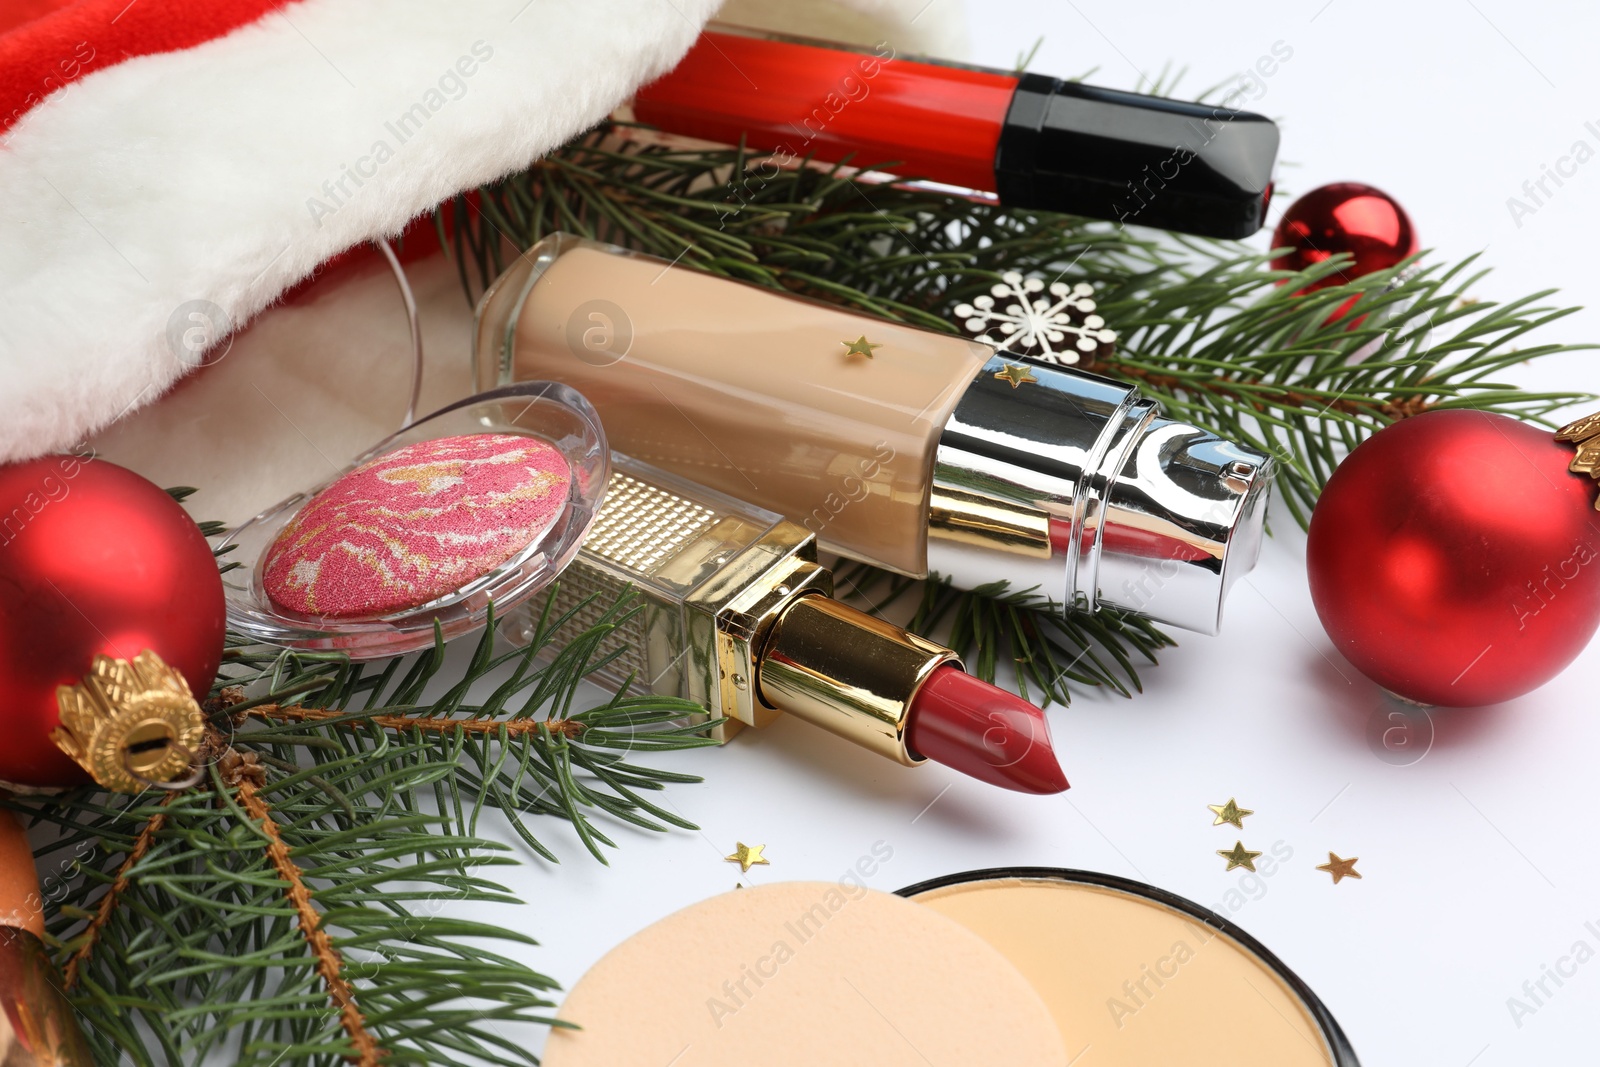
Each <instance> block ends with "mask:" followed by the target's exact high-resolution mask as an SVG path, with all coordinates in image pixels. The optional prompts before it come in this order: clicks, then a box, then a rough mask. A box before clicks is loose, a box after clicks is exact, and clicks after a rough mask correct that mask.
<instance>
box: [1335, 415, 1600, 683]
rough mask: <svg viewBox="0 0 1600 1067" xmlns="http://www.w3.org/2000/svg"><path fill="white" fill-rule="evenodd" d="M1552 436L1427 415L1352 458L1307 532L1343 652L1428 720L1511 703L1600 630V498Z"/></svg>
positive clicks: (1568, 449) (1470, 418) (1509, 424)
mask: <svg viewBox="0 0 1600 1067" xmlns="http://www.w3.org/2000/svg"><path fill="white" fill-rule="evenodd" d="M1572 457H1573V449H1572V446H1570V445H1564V444H1561V443H1559V442H1557V441H1556V440H1555V438H1554V436H1553V435H1552V434H1551V433H1550V431H1548V430H1544V429H1539V428H1537V427H1534V426H1529V425H1527V424H1526V423H1522V422H1518V421H1517V420H1515V419H1511V418H1507V417H1506V416H1504V415H1491V414H1488V413H1485V412H1480V411H1430V412H1426V413H1424V414H1422V415H1418V416H1415V417H1414V418H1410V419H1405V420H1403V421H1401V422H1398V423H1395V424H1394V425H1393V426H1389V427H1387V428H1385V429H1383V430H1381V431H1379V432H1378V433H1377V434H1375V435H1374V436H1373V437H1372V438H1371V439H1369V440H1367V441H1366V442H1364V443H1362V444H1361V445H1360V446H1359V447H1358V448H1356V449H1355V451H1353V452H1351V453H1350V455H1349V456H1348V457H1347V458H1346V459H1345V461H1344V462H1343V463H1342V464H1340V466H1339V468H1338V469H1337V470H1336V471H1334V473H1333V477H1332V478H1330V479H1329V480H1328V485H1327V487H1326V488H1325V489H1324V490H1323V492H1322V498H1321V499H1320V500H1319V501H1318V502H1317V506H1316V510H1315V511H1314V513H1313V514H1312V517H1311V532H1310V536H1309V538H1308V541H1307V545H1306V566H1307V571H1308V573H1309V576H1310V580H1311V597H1312V600H1313V601H1314V602H1315V603H1316V608H1317V614H1318V616H1320V617H1321V619H1322V625H1323V626H1324V627H1325V628H1326V629H1327V631H1328V636H1330V637H1331V638H1333V642H1334V645H1335V646H1336V647H1337V648H1338V649H1339V651H1340V652H1342V653H1344V655H1345V656H1346V658H1348V659H1349V660H1350V662H1351V663H1353V664H1355V665H1356V667H1357V668H1359V669H1360V670H1361V672H1362V673H1364V674H1366V675H1367V676H1368V677H1369V678H1371V679H1372V680H1373V681H1375V682H1377V683H1378V684H1379V685H1381V686H1383V687H1384V688H1385V689H1388V690H1389V691H1391V692H1393V693H1396V694H1398V695H1400V696H1402V697H1406V698H1408V699H1410V700H1414V701H1417V702H1419V703H1423V704H1440V705H1447V706H1465V705H1478V704H1495V703H1499V702H1500V701H1503V700H1510V699H1511V698H1512V697H1515V696H1519V695H1521V694H1523V693H1526V692H1528V691H1530V690H1532V689H1535V688H1537V687H1538V686H1540V685H1543V684H1544V683H1545V682H1547V681H1549V680H1550V679H1551V678H1553V677H1555V676H1556V675H1557V674H1558V673H1560V672H1561V670H1562V668H1564V667H1565V666H1566V665H1567V664H1569V663H1571V662H1572V660H1573V659H1574V658H1575V657H1576V656H1577V655H1578V653H1579V652H1581V651H1582V650H1583V647H1584V646H1585V645H1586V644H1588V642H1589V639H1590V637H1591V636H1593V634H1594V632H1595V628H1596V625H1597V624H1600V514H1597V513H1596V512H1595V510H1594V507H1593V504H1594V498H1595V483H1594V482H1593V481H1592V480H1591V479H1590V478H1588V477H1585V476H1582V475H1578V474H1573V473H1571V472H1569V471H1568V470H1567V465H1568V464H1569V463H1570V462H1571V461H1572Z"/></svg>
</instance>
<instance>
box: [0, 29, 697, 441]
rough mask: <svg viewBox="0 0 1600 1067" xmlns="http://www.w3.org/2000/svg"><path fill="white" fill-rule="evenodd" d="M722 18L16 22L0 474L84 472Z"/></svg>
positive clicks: (2, 143) (4, 101)
mask: <svg viewBox="0 0 1600 1067" xmlns="http://www.w3.org/2000/svg"><path fill="white" fill-rule="evenodd" d="M716 6H717V0H653V2H641V0H452V2H450V3H439V2H438V0H381V2H380V0H298V2H289V3H285V2H282V0H276V2H269V0H208V2H205V3H199V2H194V0H131V2H130V0H77V2H61V0H55V2H51V0H42V2H41V0H12V3H11V4H8V5H7V6H6V9H5V13H4V14H3V15H0V20H3V21H0V461H6V460H13V459H17V458H22V457H25V456H29V455H35V454H39V453H42V452H47V451H51V450H54V449H59V448H64V447H68V446H70V445H71V444H73V443H74V442H76V441H79V440H81V439H82V438H83V437H84V436H86V435H87V434H89V433H91V432H93V431H94V430H96V429H98V428H100V427H103V426H105V425H106V424H108V423H109V422H111V421H112V420H114V419H116V418H117V417H118V416H119V415H121V414H123V413H124V412H126V411H129V410H131V409H133V408H134V407H137V406H138V405H140V404H143V403H146V402H148V401H149V400H150V399H152V398H154V397H155V396H157V395H159V394H160V393H161V392H162V391H164V390H165V389H166V388H167V387H169V386H170V385H171V384H172V383H173V382H174V381H175V380H176V379H177V378H178V377H179V376H181V375H182V374H183V373H185V372H186V371H187V370H189V369H191V367H190V366H189V365H188V364H187V363H186V362H185V357H187V356H188V355H189V352H190V348H189V346H188V345H185V344H174V343H173V337H174V336H178V337H182V334H183V331H184V330H188V329H193V328H194V322H195V321H196V320H195V319H194V318H193V316H194V314H195V309H196V308H202V309H207V314H208V315H210V316H211V317H220V319H221V321H220V322H206V323H203V325H206V326H208V327H209V328H211V329H214V330H217V331H219V332H220V331H222V330H226V329H228V328H231V327H232V326H233V325H234V324H239V323H244V322H246V321H248V320H249V319H250V317H251V316H253V315H254V314H256V313H257V312H258V311H260V310H261V309H262V308H263V307H265V306H267V305H268V304H269V303H271V302H272V301H273V300H274V299H276V297H277V296H278V295H279V294H280V293H282V292H283V291H284V290H285V289H287V288H288V287H290V286H292V285H293V284H294V283H295V282H297V281H298V280H300V279H302V278H304V277H305V276H306V275H307V274H308V273H310V272H311V271H312V270H313V269H314V268H315V267H316V266H317V265H318V264H319V263H321V262H323V261H324V260H326V259H328V258H329V257H331V256H333V255H335V254H337V253H338V252H340V251H342V250H344V249H347V248H350V247H352V246H354V245H356V244H359V243H361V242H363V241H367V240H370V239H371V238H373V237H375V236H379V235H384V234H393V233H397V232H398V231H399V230H400V229H401V228H402V227H403V226H404V225H405V224H406V222H407V221H408V220H410V219H412V218H413V217H415V216H417V215H418V214H420V213H422V212H425V211H427V210H429V209H430V208H431V207H432V206H433V205H434V204H437V203H439V202H440V201H442V200H445V199H447V198H449V197H450V196H452V195H454V194H455V193H457V192H459V191H461V190H463V189H468V188H471V187H473V186H476V185H478V184H481V183H483V182H486V181H489V180H492V179H494V178H496V177H498V176H500V175H503V174H505V173H507V172H509V171H511V170H514V169H516V168H519V167H522V166H525V165H526V164H528V163H529V162H530V161H532V160H534V159H536V158H538V157H539V156H540V155H541V154H543V153H545V152H547V151H549V150H550V149H551V148H553V147H555V146H557V145H559V144H561V143H562V142H563V141H565V140H567V139H568V138H570V137H572V136H573V135H575V134H577V133H578V132H580V131H581V130H583V129H584V128H586V127H588V126H590V125H592V124H593V123H595V122H597V121H599V120H600V119H602V118H603V117H604V116H605V115H606V114H607V113H608V112H610V111H611V110H612V109H613V108H615V107H616V106H617V105H619V104H620V103H622V102H623V101H624V100H626V99H627V97H628V96H629V95H630V94H631V93H632V92H633V90H634V89H635V88H636V87H637V86H638V85H639V84H641V83H642V82H644V81H646V80H648V79H650V78H653V77H656V76H658V75H659V74H661V73H663V72H664V71H666V70H667V69H669V68H670V67H671V66H672V64H673V63H675V62H676V61H677V60H678V58H679V57H681V56H682V54H683V53H684V52H685V51H686V50H687V49H688V47H689V45H690V44H691V43H692V41H693V39H694V37H695V34H696V33H697V32H698V30H699V28H700V26H701V25H702V23H703V22H704V21H705V20H706V19H707V18H708V17H709V16H710V15H711V14H712V12H713V10H714V8H715V7H716Z"/></svg>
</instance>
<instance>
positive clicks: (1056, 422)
mask: <svg viewBox="0 0 1600 1067" xmlns="http://www.w3.org/2000/svg"><path fill="white" fill-rule="evenodd" d="M476 359H477V372H478V382H479V385H480V387H483V388H488V387H491V386H494V385H497V384H500V383H503V382H507V381H516V380H526V379H534V378H538V379H549V380H554V381H561V382H565V383H567V384H569V385H572V386H574V387H575V388H577V389H578V390H579V391H580V392H581V393H583V394H584V395H585V396H587V397H588V399H589V400H590V401H591V402H592V403H593V404H594V406H595V408H596V409H597V410H598V411H599V412H600V417H601V420H602V421H603V422H604V424H605V428H606V434H607V437H608V438H609V440H610V441H611V443H612V447H614V448H616V449H617V450H619V451H622V452H626V453H628V454H630V455H633V456H634V457H636V458H638V459H641V460H644V461H646V462H649V463H652V464H654V465H656V466H658V467H662V468H664V469H666V470H668V471H671V472H673V473H675V474H679V475H682V476H684V477H686V478H690V479H692V480H694V481H695V482H698V483H702V484H705V485H708V486H710V487H711V488H714V489H717V490H720V491H721V492H724V493H727V494H730V495H732V496H736V497H739V498H741V499H745V500H749V501H751V502H753V503H756V504H759V505H761V506H763V507H766V508H769V509H771V510H773V511H776V512H778V513H779V514H782V515H783V516H785V517H786V518H788V519H789V520H791V521H792V522H795V523H798V524H800V525H802V526H804V527H805V528H806V529H808V530H810V531H811V532H812V533H814V534H816V535H817V538H818V541H819V542H820V543H821V545H822V547H823V548H825V549H828V550H831V551H835V552H838V553H840V554H842V555H846V556H850V557H852V558H855V559H860V560H865V561H866V562H869V563H873V564H876V565H878V566H880V567H885V568H888V569H890V570H894V571H898V572H899V573H902V574H907V575H911V576H913V577H923V576H926V575H928V574H930V573H937V574H939V575H941V576H943V577H945V578H948V579H950V580H951V581H953V582H954V583H955V584H957V585H960V586H964V587H966V588H976V587H978V586H983V585H988V584H990V583H994V582H1001V581H1003V582H1005V583H1007V585H1008V586H1009V587H1010V588H1011V589H1012V590H1013V591H1022V590H1032V591H1033V592H1034V593H1035V594H1036V595H1037V596H1039V597H1040V598H1043V599H1048V600H1050V601H1053V602H1055V603H1057V604H1061V605H1073V606H1078V607H1084V608H1093V607H1096V606H1100V605H1107V606H1112V607H1117V608H1121V609H1123V610H1131V611H1138V612H1141V613H1143V614H1146V615H1149V616H1151V617H1153V618H1156V619H1158V620H1162V621H1166V622H1170V623H1173V624H1175V625H1178V626H1184V627H1187V628H1189V629H1194V630H1199V631H1202V632H1206V633H1212V632H1215V631H1216V629H1217V627H1218V625H1219V624H1220V617H1221V609H1222V602H1223V598H1224V595H1225V593H1226V590H1227V588H1228V586H1229V585H1230V584H1231V582H1232V581H1233V580H1234V579H1236V578H1237V576H1238V575H1239V574H1241V573H1244V572H1245V571H1247V570H1249V569H1250V567H1251V566H1253V565H1254V563H1255V557H1256V554H1257V551H1258V549H1259V544H1260V533H1261V523H1262V518H1263V516H1264V514H1265V504H1266V497H1267V490H1268V487H1269V485H1270V483H1271V479H1270V477H1269V474H1268V472H1269V470H1270V462H1269V460H1268V458H1267V457H1266V456H1264V455H1262V454H1261V453H1259V452H1256V451H1254V450H1252V449H1249V448H1245V447H1242V446H1239V445H1237V444H1234V443H1232V442H1229V441H1224V440H1222V439H1220V438H1218V437H1217V436H1216V435H1215V434H1212V433H1210V432H1209V431H1206V430H1203V429H1200V428H1198V427H1195V426H1190V425H1187V424H1184V423H1181V422H1176V421H1174V420H1171V419H1168V418H1165V417H1163V416H1162V414H1161V409H1160V407H1159V405H1157V404H1156V403H1154V402H1153V401H1150V400H1148V399H1145V398H1143V397H1141V396H1140V395H1139V394H1138V392H1137V391H1136V390H1134V389H1133V388H1132V387H1130V386H1128V385H1126V384H1123V383H1119V382H1113V381H1110V380H1108V379H1105V378H1101V377H1098V376H1095V375H1091V374H1085V373H1082V372H1079V371H1076V370H1073V369H1071V368H1069V367H1066V366H1058V365H1047V364H1046V363H1043V362H1029V361H1027V360H1024V359H1021V358H1019V357H1015V356H1010V355H1008V354H1005V353H1001V352H996V351H995V349H994V348H992V347H991V346H990V345H988V344H984V343H979V342H976V341H971V340H967V339H965V338H962V337H959V336H957V335H954V334H949V333H940V332H936V331H932V330H922V329H916V328H914V327H910V326H905V325H902V324H898V323H893V322H886V321H884V320H882V319H879V318H874V317H871V316H867V315H863V314H859V313H856V312H852V311H849V310H846V309H843V308H839V307H835V306H832V305H827V304H822V303H820V302H817V301H813V300H807V299H803V298H800V297H796V296H791V295H787V294H783V293H778V292H773V291H772V290H770V289H765V288H761V287H758V286H754V285H748V284H745V283H741V282H736V281H732V280H729V279H726V278H718V277H715V276H713V275H709V274H705V273H702V272H699V271H695V270H691V269H687V268H684V267H681V266H675V265H673V264H669V263H667V262H665V261H663V260H659V259H656V258H654V257H650V256H642V255H639V254H636V253H631V252H628V251H626V250H623V249H618V248H614V247H612V246H608V245H603V244H598V243H596V242H593V241H588V240H584V239H582V238H577V237H573V236H571V235H568V234H555V235H552V236H551V237H548V238H546V239H545V240H543V241H541V242H540V243H539V244H537V245H536V246H534V247H533V248H531V249H529V251H528V252H527V253H526V254H525V255H524V256H523V257H522V258H521V259H520V260H519V261H518V262H517V263H516V264H515V265H513V266H512V267H511V268H510V269H509V270H508V271H507V272H506V273H505V275H504V276H502V278H501V279H499V280H498V281H497V282H496V283H495V284H494V285H493V286H492V287H491V288H490V290H489V292H488V293H486V294H485V296H484V298H483V301H482V302H481V303H480V305H479V310H478V333H477V338H476Z"/></svg>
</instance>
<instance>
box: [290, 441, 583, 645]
mask: <svg viewBox="0 0 1600 1067" xmlns="http://www.w3.org/2000/svg"><path fill="white" fill-rule="evenodd" d="M571 483H572V474H571V468H570V467H569V466H568V464H567V460H566V458H565V457H564V456H563V455H562V454H561V453H560V452H558V451H557V450H556V449H555V448H553V447H552V446H550V445H549V444H546V443H545V442H544V441H540V440H538V439H536V438H532V437H521V436H518V435H515V434H468V435H464V436H460V437H443V438H440V439H438V440H436V441H422V442H419V443H417V444H414V445H407V446H406V447H404V448H401V449H397V450H396V451H394V452H391V453H389V454H388V455H386V456H381V457H379V458H378V459H375V460H373V461H372V462H371V463H365V464H362V465H361V466H360V467H357V468H356V469H355V470H353V471H351V472H350V473H349V474H346V475H345V476H344V477H342V478H340V479H339V480H338V481H336V482H334V483H333V484H332V485H330V486H328V488H326V489H324V490H323V491H322V492H321V493H318V494H317V496H316V497H315V498H314V499H313V500H312V501H311V502H310V503H309V504H307V505H306V506H305V507H303V508H301V509H300V511H299V513H298V514H296V515H295V517H294V518H293V519H291V520H290V521H289V524H288V525H287V526H285V527H284V528H283V529H282V531H280V532H279V534H278V536H277V539H276V540H274V541H273V543H272V547H271V548H270V549H268V550H267V559H266V564H265V566H264V567H263V573H262V584H263V585H264V586H265V588H266V592H267V596H268V597H270V598H271V599H272V602H273V603H274V604H276V605H277V606H278V607H280V608H283V609H286V610H288V611H294V612H299V613H300V614H303V615H318V616H323V617H326V618H346V619H348V618H358V617H361V616H367V615H387V614H390V613H392V612H396V611H403V610H405V609H406V608H414V607H417V606H419V605H422V604H426V603H427V602H428V601H430V600H434V599H437V598H438V597H441V596H445V595H447V594H449V593H452V592H454V591H455V590H457V589H459V588H461V587H462V586H463V585H466V584H468V583H470V582H472V581H473V580H475V579H477V578H481V577H483V576H484V575H485V574H487V573H489V572H490V571H492V570H494V568H496V567H498V566H499V565H500V564H502V563H504V562H505V561H506V560H508V559H510V558H512V557H513V556H515V555H516V554H517V553H519V552H521V551H522V550H523V549H524V548H526V547H527V546H528V545H529V544H530V543H531V542H533V541H534V540H536V539H537V538H538V537H539V536H540V535H541V534H543V533H544V532H545V531H547V530H548V529H549V528H550V527H551V525H552V524H553V523H554V522H555V521H556V519H557V518H558V517H559V516H560V515H561V512H562V508H563V507H564V506H565V504H566V500H567V491H568V487H569V486H570V485H571Z"/></svg>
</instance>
